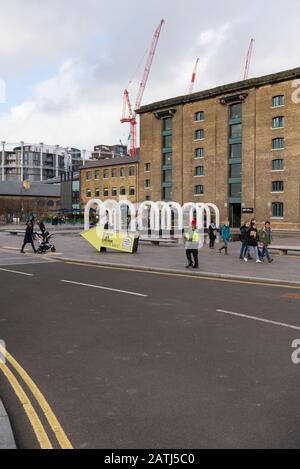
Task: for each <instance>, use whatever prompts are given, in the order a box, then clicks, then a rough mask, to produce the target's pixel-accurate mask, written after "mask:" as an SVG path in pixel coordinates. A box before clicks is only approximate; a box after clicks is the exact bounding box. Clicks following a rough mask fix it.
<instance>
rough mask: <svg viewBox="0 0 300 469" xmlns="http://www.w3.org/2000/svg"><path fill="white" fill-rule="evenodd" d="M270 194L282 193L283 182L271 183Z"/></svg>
mask: <svg viewBox="0 0 300 469" xmlns="http://www.w3.org/2000/svg"><path fill="white" fill-rule="evenodd" d="M272 192H284V182H283V181H273V182H272Z"/></svg>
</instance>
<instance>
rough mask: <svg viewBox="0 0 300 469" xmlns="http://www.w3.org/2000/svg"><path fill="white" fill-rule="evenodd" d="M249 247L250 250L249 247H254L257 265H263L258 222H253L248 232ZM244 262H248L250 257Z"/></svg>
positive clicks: (245, 258)
mask: <svg viewBox="0 0 300 469" xmlns="http://www.w3.org/2000/svg"><path fill="white" fill-rule="evenodd" d="M247 246H248V249H249V247H253V249H254V252H255V257H256V263H257V264H261V260H260V256H259V251H258V231H257V225H256V222H252V223H251V225H250V228H249V229H248V231H247ZM244 261H245V262H248V257H246V256H245V257H244Z"/></svg>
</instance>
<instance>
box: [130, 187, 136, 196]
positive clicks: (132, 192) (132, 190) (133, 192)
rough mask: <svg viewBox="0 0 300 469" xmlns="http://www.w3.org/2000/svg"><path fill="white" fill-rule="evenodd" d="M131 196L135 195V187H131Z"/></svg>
mask: <svg viewBox="0 0 300 469" xmlns="http://www.w3.org/2000/svg"><path fill="white" fill-rule="evenodd" d="M129 195H135V188H134V187H132V186H131V187H129Z"/></svg>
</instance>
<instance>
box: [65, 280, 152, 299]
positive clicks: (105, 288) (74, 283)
mask: <svg viewBox="0 0 300 469" xmlns="http://www.w3.org/2000/svg"><path fill="white" fill-rule="evenodd" d="M61 282H63V283H71V284H73V285H81V286H83V287H91V288H99V289H100V290H108V291H114V292H117V293H125V294H126V295H134V296H143V297H147V296H148V295H144V294H142V293H136V292H132V291H127V290H118V289H117V288H108V287H101V286H99V285H90V284H89V283H80V282H72V281H71V280H61Z"/></svg>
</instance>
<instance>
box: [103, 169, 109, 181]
mask: <svg viewBox="0 0 300 469" xmlns="http://www.w3.org/2000/svg"><path fill="white" fill-rule="evenodd" d="M103 178H104V179H108V178H109V170H108V169H105V170H104V171H103Z"/></svg>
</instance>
